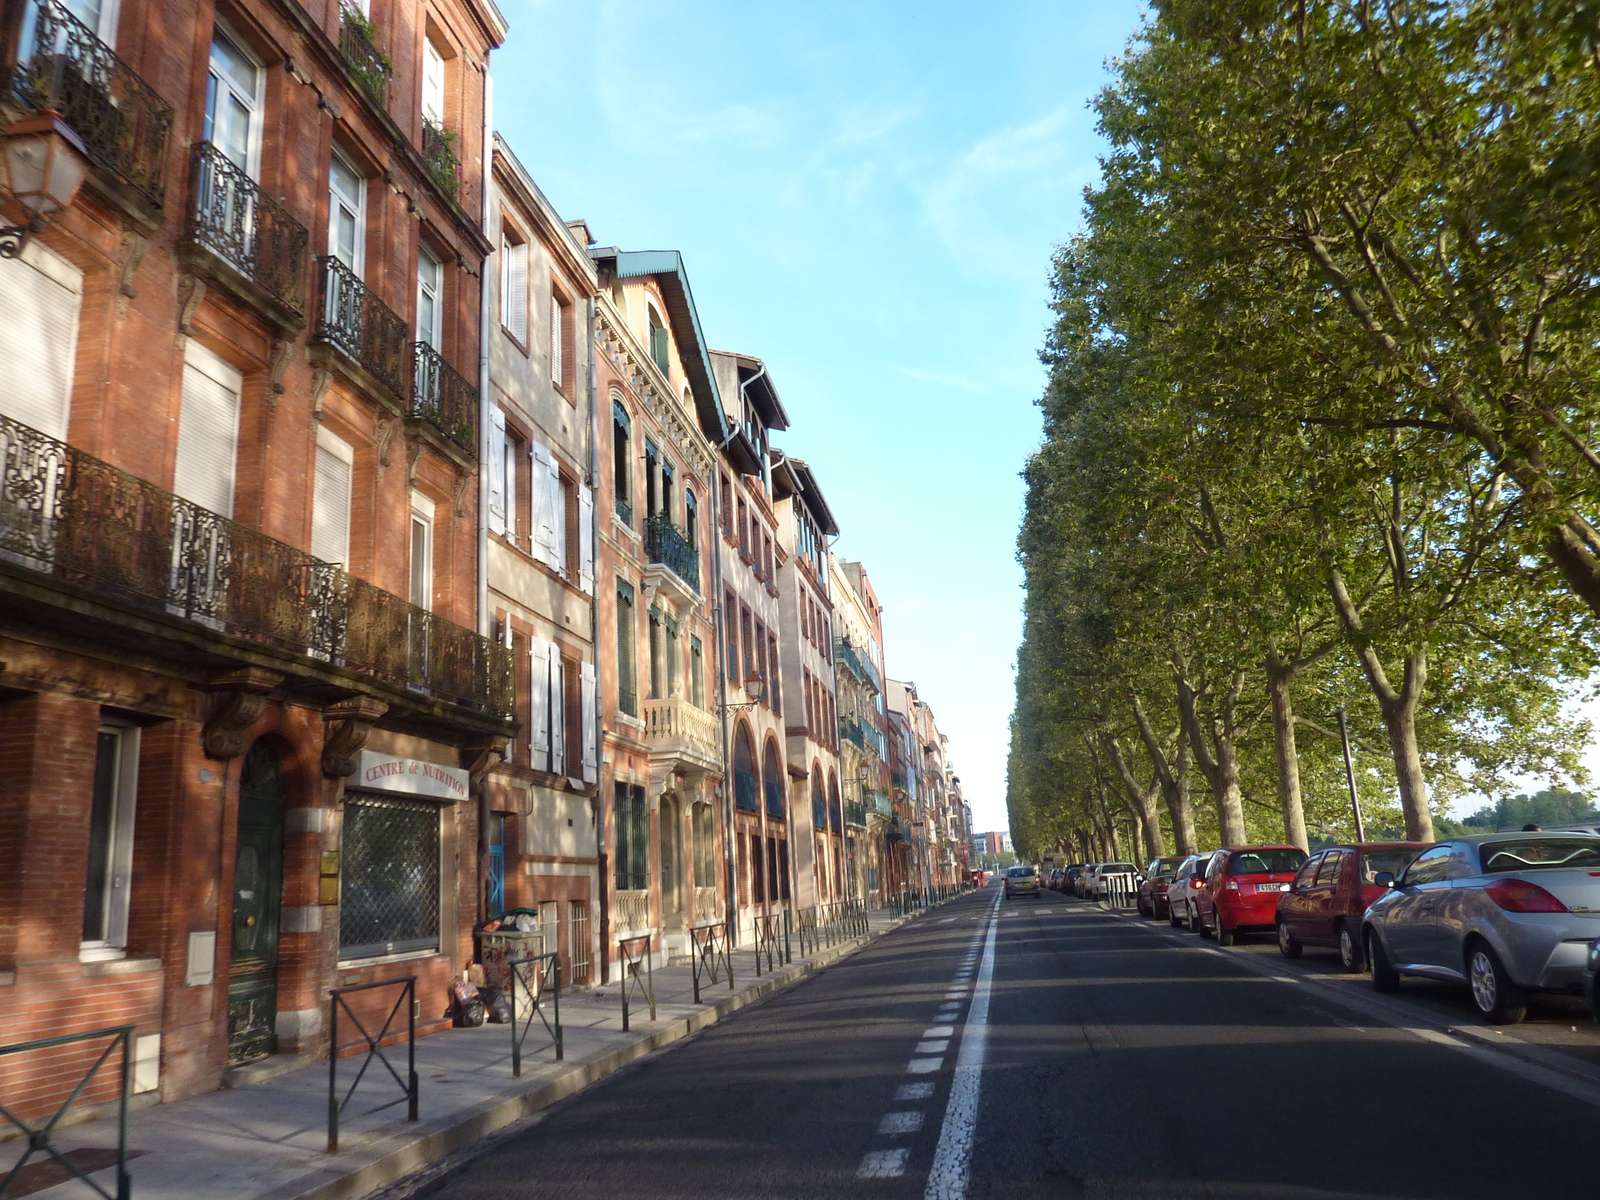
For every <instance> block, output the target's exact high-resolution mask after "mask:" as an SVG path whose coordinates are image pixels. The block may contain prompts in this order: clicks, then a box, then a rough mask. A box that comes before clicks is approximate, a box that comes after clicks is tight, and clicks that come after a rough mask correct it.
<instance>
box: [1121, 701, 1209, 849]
mask: <svg viewBox="0 0 1600 1200" xmlns="http://www.w3.org/2000/svg"><path fill="white" fill-rule="evenodd" d="M1133 716H1134V719H1135V720H1136V721H1138V723H1139V738H1140V740H1141V741H1143V742H1144V748H1145V753H1146V754H1148V755H1149V756H1150V762H1151V765H1153V766H1154V767H1155V772H1156V779H1157V780H1158V781H1159V782H1160V784H1161V795H1162V797H1163V798H1164V799H1165V800H1166V802H1167V813H1168V815H1169V816H1171V817H1172V840H1173V841H1175V842H1177V843H1178V853H1179V854H1186V855H1187V854H1194V853H1196V852H1198V850H1199V846H1198V844H1197V843H1196V841H1195V836H1194V809H1193V808H1192V807H1191V806H1190V804H1189V747H1188V741H1187V739H1186V737H1185V735H1184V733H1183V731H1182V730H1181V729H1180V730H1179V731H1178V762H1177V768H1176V770H1174V769H1173V767H1172V765H1171V764H1169V763H1168V762H1167V756H1166V754H1165V753H1163V752H1162V749H1161V742H1160V740H1159V739H1157V737H1156V733H1155V730H1154V729H1152V728H1151V727H1150V719H1149V718H1148V717H1147V716H1145V712H1144V704H1143V703H1142V702H1141V701H1140V699H1139V697H1138V696H1137V695H1134V697H1133Z"/></svg>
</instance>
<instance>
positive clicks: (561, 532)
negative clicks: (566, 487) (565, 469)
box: [529, 442, 567, 571]
mask: <svg viewBox="0 0 1600 1200" xmlns="http://www.w3.org/2000/svg"><path fill="white" fill-rule="evenodd" d="M530 457H531V458H532V461H533V480H532V486H531V487H530V489H529V491H530V492H531V493H532V496H533V523H532V528H533V555H534V557H535V558H537V559H538V560H539V561H540V562H542V563H544V564H545V565H547V566H550V567H553V568H555V569H556V570H557V571H559V570H560V569H561V567H562V554H563V547H564V545H565V542H566V524H567V514H566V506H565V504H564V503H563V501H562V497H561V468H560V467H559V466H558V465H557V463H556V459H555V455H553V454H551V453H550V448H549V447H548V446H545V445H544V444H543V443H541V442H534V443H532V447H531V454H530Z"/></svg>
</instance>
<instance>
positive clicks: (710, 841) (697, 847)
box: [690, 804, 717, 888]
mask: <svg viewBox="0 0 1600 1200" xmlns="http://www.w3.org/2000/svg"><path fill="white" fill-rule="evenodd" d="M690 828H691V830H692V832H693V834H694V886H695V887H697V888H704V887H716V886H717V832H716V818H715V816H714V815H713V814H712V810H711V805H709V804H696V805H695V806H694V812H693V814H692V816H691V823H690Z"/></svg>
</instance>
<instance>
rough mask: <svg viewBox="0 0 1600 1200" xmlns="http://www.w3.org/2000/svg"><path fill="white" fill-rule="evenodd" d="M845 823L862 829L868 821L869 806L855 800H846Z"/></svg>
mask: <svg viewBox="0 0 1600 1200" xmlns="http://www.w3.org/2000/svg"><path fill="white" fill-rule="evenodd" d="M844 823H845V824H846V825H849V826H852V827H854V828H856V829H861V828H864V827H865V826H866V823H867V808H866V805H864V804H861V803H859V802H857V801H855V800H846V801H845V802H844Z"/></svg>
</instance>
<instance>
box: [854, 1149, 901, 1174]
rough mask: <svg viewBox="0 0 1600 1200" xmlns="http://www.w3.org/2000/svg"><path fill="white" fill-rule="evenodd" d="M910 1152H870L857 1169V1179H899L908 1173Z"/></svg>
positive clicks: (862, 1158)
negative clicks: (907, 1162) (907, 1163)
mask: <svg viewBox="0 0 1600 1200" xmlns="http://www.w3.org/2000/svg"><path fill="white" fill-rule="evenodd" d="M910 1157H911V1151H909V1150H868V1151H867V1152H866V1153H865V1154H864V1155H862V1156H861V1165H860V1166H859V1167H857V1168H856V1178H857V1179H899V1178H900V1176H902V1175H904V1174H905V1173H906V1159H908V1158H910Z"/></svg>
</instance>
